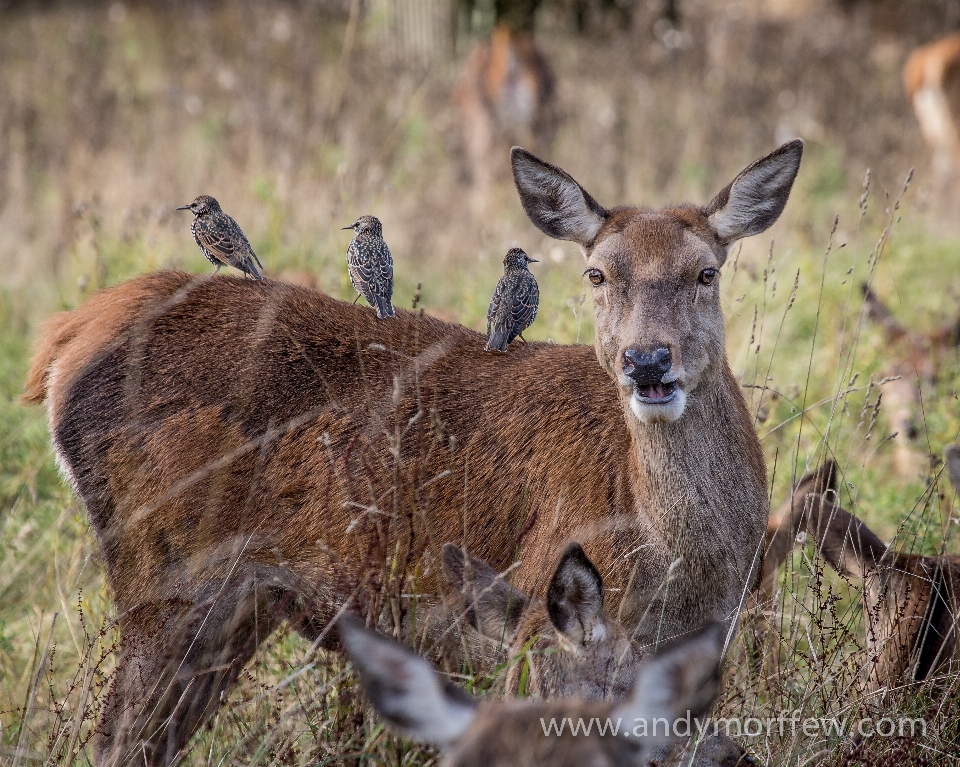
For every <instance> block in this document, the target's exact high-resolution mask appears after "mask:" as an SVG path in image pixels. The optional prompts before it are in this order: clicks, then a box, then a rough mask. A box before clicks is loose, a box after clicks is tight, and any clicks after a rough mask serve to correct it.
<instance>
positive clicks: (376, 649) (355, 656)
mask: <svg viewBox="0 0 960 767" xmlns="http://www.w3.org/2000/svg"><path fill="white" fill-rule="evenodd" d="M337 629H338V631H339V632H340V640H341V641H342V642H343V646H344V648H345V649H346V651H347V655H348V656H350V661H351V662H352V663H353V665H354V668H356V670H357V673H358V674H359V675H360V685H361V686H362V687H363V691H364V692H365V693H366V694H367V697H368V698H369V699H370V703H372V704H373V707H374V708H375V709H376V711H377V713H378V714H379V715H380V716H382V717H383V718H384V720H385V721H386V722H387V723H388V724H390V725H392V726H393V727H395V728H397V729H398V730H400V731H402V732H403V733H405V734H406V735H408V736H409V737H411V738H414V739H415V740H421V741H425V742H427V743H432V744H434V745H436V746H439V747H441V748H444V747H447V746H449V745H451V744H452V743H454V742H455V741H456V740H457V739H458V738H459V737H460V736H461V735H463V733H464V732H466V730H467V728H468V727H469V726H470V723H471V722H472V721H473V718H474V716H475V715H476V709H477V702H476V701H475V700H474V699H473V698H472V697H470V696H469V695H467V693H465V692H463V690H460V689H459V688H457V687H454V686H453V685H450V684H447V683H445V682H443V681H441V679H440V677H438V676H437V674H436V672H435V671H434V670H433V669H432V668H431V667H430V664H429V663H427V662H426V661H425V660H424V659H423V658H421V657H420V656H419V655H417V654H416V653H414V652H412V651H411V650H409V649H407V648H406V647H402V646H401V645H399V644H397V643H396V642H394V641H393V640H392V639H389V638H387V637H385V636H381V635H380V634H378V633H376V632H375V631H370V630H369V629H366V628H364V627H363V624H362V623H361V622H360V620H359V619H357V618H355V617H353V616H352V615H344V616H343V617H342V618H340V620H339V621H337Z"/></svg>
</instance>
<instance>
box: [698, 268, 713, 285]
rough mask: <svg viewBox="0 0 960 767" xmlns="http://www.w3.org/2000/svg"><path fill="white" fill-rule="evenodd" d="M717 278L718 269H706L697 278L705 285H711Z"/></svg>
mask: <svg viewBox="0 0 960 767" xmlns="http://www.w3.org/2000/svg"><path fill="white" fill-rule="evenodd" d="M716 278H717V270H716V269H704V270H703V271H702V272H700V276H699V277H697V280H699V281H700V282H701V283H702V284H704V285H709V284H710V283H711V282H713V281H714V280H715V279H716Z"/></svg>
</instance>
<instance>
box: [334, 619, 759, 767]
mask: <svg viewBox="0 0 960 767" xmlns="http://www.w3.org/2000/svg"><path fill="white" fill-rule="evenodd" d="M339 630H340V635H341V637H342V639H343V643H344V645H345V646H346V650H347V653H348V655H349V656H350V659H351V661H352V662H353V664H354V666H355V667H356V669H357V671H358V673H359V675H360V681H361V684H362V685H363V688H364V690H365V691H366V693H367V695H368V696H369V697H370V701H371V703H372V704H373V707H374V708H375V709H376V711H377V712H378V713H379V714H380V716H381V717H383V718H384V719H385V720H386V721H387V723H388V724H390V725H391V726H393V727H395V728H396V729H398V730H399V731H401V732H403V733H404V734H407V735H409V736H410V737H412V738H414V739H416V740H421V741H426V742H428V743H432V744H434V745H436V746H438V747H440V748H441V749H443V750H444V751H445V752H446V753H445V756H444V759H443V761H442V764H443V765H444V767H472V766H473V765H477V766H478V767H480V766H482V767H514V765H519V764H523V765H529V767H535V766H538V765H542V766H543V767H575V766H576V767H579V766H580V765H587V764H590V765H609V767H631V766H632V765H637V766H638V767H639V766H640V765H644V766H645V765H652V764H654V763H656V764H660V763H661V762H660V761H659V759H657V757H658V756H659V754H662V753H666V752H669V751H670V750H671V746H672V745H673V744H675V743H676V742H677V741H679V740H681V739H682V738H681V736H682V735H685V734H688V732H689V733H691V734H692V733H694V732H696V724H695V723H693V721H692V717H696V716H699V715H700V714H703V713H705V712H706V711H707V710H708V709H709V707H710V705H711V703H712V702H713V699H714V698H715V697H716V695H717V692H718V691H719V689H720V673H719V672H720V653H721V650H722V649H723V638H724V632H723V631H722V630H721V628H720V627H719V626H718V625H716V624H713V625H711V626H709V627H708V628H706V629H704V630H702V631H700V632H699V633H697V634H694V635H693V636H689V637H685V638H684V639H683V640H680V641H679V642H677V643H676V644H675V645H674V646H672V647H670V648H667V649H664V650H661V651H660V652H658V653H657V654H656V655H655V656H654V657H652V658H651V659H650V660H649V661H648V662H647V663H645V664H644V666H643V668H642V669H641V670H640V671H639V673H638V674H637V676H636V679H635V682H634V683H633V684H632V685H631V686H632V688H633V689H632V693H631V695H630V696H629V697H628V698H626V699H625V700H621V701H603V702H600V701H593V700H589V699H585V698H574V697H570V698H565V699H559V700H551V701H538V700H536V699H533V700H531V699H528V700H508V701H485V702H480V701H478V700H476V699H475V698H472V697H471V696H469V695H467V694H465V693H464V692H462V691H460V690H458V689H457V688H454V687H451V686H450V685H448V684H446V683H444V682H443V681H442V679H441V678H440V677H438V676H437V675H436V674H435V673H434V671H433V669H431V668H430V664H429V663H427V662H426V661H425V660H424V659H423V658H421V657H419V656H418V655H416V654H414V653H413V652H412V651H411V650H410V649H408V648H405V647H403V646H401V645H399V644H397V643H396V642H395V641H394V640H392V639H388V638H387V637H384V636H381V635H379V634H377V633H375V632H373V631H370V630H368V629H365V628H363V627H362V625H361V622H360V621H359V620H356V619H351V618H349V617H344V618H342V619H341V620H340V621H339ZM578 720H582V721H583V722H584V724H585V723H587V722H591V725H592V726H591V731H590V733H585V732H583V731H580V732H579V734H577V733H576V732H571V730H570V728H569V725H570V724H571V723H575V726H576V727H577V728H578V730H579V728H580V722H579V721H578ZM551 722H552V723H553V725H552V726H553V729H552V730H548V728H549V727H551ZM561 722H563V723H564V729H563V731H562V732H559V733H558V732H557V731H556V728H557V727H558V726H559V725H560V723H561ZM608 722H609V723H610V724H611V725H613V726H614V727H616V731H614V730H613V729H607V723H608ZM654 722H656V729H655V728H654ZM598 723H599V724H600V726H601V727H602V728H603V730H602V731H600V730H598V729H597V728H596V727H595V726H593V725H597V724H598ZM688 726H689V730H688ZM695 759H696V762H695V763H696V765H697V766H698V767H734V766H735V765H744V764H753V763H754V762H753V761H752V760H751V759H750V758H749V757H747V756H746V755H745V754H744V753H743V750H742V749H741V748H740V747H739V746H737V745H736V744H735V743H734V742H733V741H731V740H730V739H729V738H723V737H713V738H708V739H707V740H706V741H705V742H704V743H702V744H701V745H700V746H699V748H698V750H697V753H696V756H695ZM651 760H654V761H651Z"/></svg>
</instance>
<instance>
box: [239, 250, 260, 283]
mask: <svg viewBox="0 0 960 767" xmlns="http://www.w3.org/2000/svg"><path fill="white" fill-rule="evenodd" d="M254 259H256V261H257V264H260V259H259V258H257V257H256V256H254ZM257 264H255V263H253V261H247V263H246V265H245V268H244V270H243V271H245V272H246V273H247V274H249V275H250V276H251V277H253V279H255V280H257V281H262V280H263V274H261V272H260V269H263V264H260V269H258V268H257Z"/></svg>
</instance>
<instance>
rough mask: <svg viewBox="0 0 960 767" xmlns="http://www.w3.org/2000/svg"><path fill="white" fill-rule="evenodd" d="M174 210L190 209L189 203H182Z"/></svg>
mask: <svg viewBox="0 0 960 767" xmlns="http://www.w3.org/2000/svg"><path fill="white" fill-rule="evenodd" d="M174 210H190V206H189V205H181V206H180V207H179V208H174Z"/></svg>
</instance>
